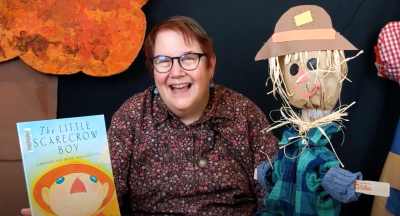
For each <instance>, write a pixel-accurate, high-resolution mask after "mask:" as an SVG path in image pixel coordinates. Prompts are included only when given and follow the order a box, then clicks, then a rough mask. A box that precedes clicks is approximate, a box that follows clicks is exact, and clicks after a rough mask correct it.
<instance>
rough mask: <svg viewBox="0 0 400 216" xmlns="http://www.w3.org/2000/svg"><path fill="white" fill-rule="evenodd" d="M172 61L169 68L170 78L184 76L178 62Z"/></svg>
mask: <svg viewBox="0 0 400 216" xmlns="http://www.w3.org/2000/svg"><path fill="white" fill-rule="evenodd" d="M174 61H175V62H174V64H173V65H172V68H171V76H172V77H180V76H184V75H185V71H183V69H182V68H181V66H180V65H179V62H178V61H177V60H176V59H174Z"/></svg>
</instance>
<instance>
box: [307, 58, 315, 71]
mask: <svg viewBox="0 0 400 216" xmlns="http://www.w3.org/2000/svg"><path fill="white" fill-rule="evenodd" d="M307 68H308V69H310V70H316V69H317V59H316V58H312V59H310V60H308V62H307Z"/></svg>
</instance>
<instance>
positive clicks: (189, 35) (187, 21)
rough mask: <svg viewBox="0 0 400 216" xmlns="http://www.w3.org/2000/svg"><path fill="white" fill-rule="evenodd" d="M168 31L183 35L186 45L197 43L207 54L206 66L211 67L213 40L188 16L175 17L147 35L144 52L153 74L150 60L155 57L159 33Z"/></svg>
mask: <svg viewBox="0 0 400 216" xmlns="http://www.w3.org/2000/svg"><path fill="white" fill-rule="evenodd" d="M166 29H171V30H174V31H177V32H179V33H181V34H182V35H183V38H184V40H185V43H186V44H187V45H188V44H190V43H191V42H192V41H197V43H199V46H200V48H201V50H202V52H203V53H204V54H206V57H207V58H206V59H207V60H206V66H207V67H210V66H211V59H213V58H215V54H214V51H213V45H212V40H211V38H210V37H209V36H208V35H207V33H206V31H204V29H203V28H202V27H201V26H200V25H199V24H198V23H197V22H196V21H195V20H194V19H192V18H190V17H186V16H174V17H171V18H168V19H165V20H163V21H161V22H160V23H159V24H157V25H156V26H154V28H153V29H152V30H151V31H150V33H149V34H148V35H147V38H146V40H145V42H144V45H143V47H144V52H145V55H146V66H147V67H148V69H149V70H150V72H151V74H153V69H154V68H153V64H152V63H151V62H150V61H149V58H151V57H154V49H155V41H156V37H157V34H158V32H160V31H162V30H166Z"/></svg>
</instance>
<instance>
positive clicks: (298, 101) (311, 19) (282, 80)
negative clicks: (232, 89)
mask: <svg viewBox="0 0 400 216" xmlns="http://www.w3.org/2000/svg"><path fill="white" fill-rule="evenodd" d="M343 50H357V48H355V47H354V46H353V45H352V44H351V43H350V42H348V41H347V40H346V39H345V38H344V37H343V36H341V35H340V34H339V33H337V32H336V31H335V30H334V29H333V28H332V23H331V19H330V17H329V15H328V14H327V13H326V11H325V10H324V9H322V8H321V7H318V6H315V5H302V6H296V7H293V8H291V9H289V10H288V11H287V12H286V13H284V14H283V15H282V17H281V18H280V19H279V21H278V22H277V24H276V26H275V33H274V34H273V35H272V37H271V38H270V39H269V40H268V41H267V42H266V43H265V44H264V46H263V47H262V48H261V49H260V50H259V51H258V53H257V55H256V58H255V60H256V61H258V60H263V59H268V60H269V65H270V74H271V79H272V82H273V83H274V89H276V88H281V90H282V91H279V90H278V93H279V94H281V96H283V97H285V98H286V99H287V100H288V102H289V103H290V104H291V105H293V106H294V107H297V108H300V109H319V110H332V109H333V108H334V106H335V104H336V103H337V101H338V99H339V96H340V92H341V89H342V82H343V81H344V80H345V79H346V76H347V64H346V61H345V59H346V58H345V55H344V51H343Z"/></svg>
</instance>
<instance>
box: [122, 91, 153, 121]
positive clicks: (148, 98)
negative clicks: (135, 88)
mask: <svg viewBox="0 0 400 216" xmlns="http://www.w3.org/2000/svg"><path fill="white" fill-rule="evenodd" d="M154 88H155V86H151V87H149V88H147V89H145V90H144V91H142V92H139V93H136V94H134V95H132V96H131V97H130V98H128V99H127V100H125V101H124V102H123V103H122V105H121V106H120V107H119V109H118V111H117V112H120V113H124V114H135V115H137V114H140V113H143V112H145V111H146V110H147V109H149V108H151V107H152V103H153V96H154V94H153V93H152V92H153V91H154Z"/></svg>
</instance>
